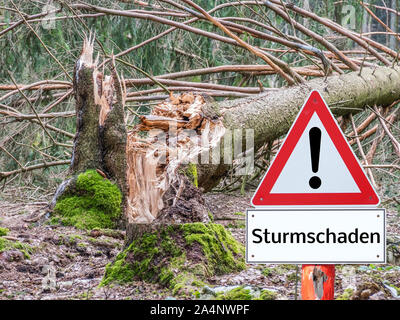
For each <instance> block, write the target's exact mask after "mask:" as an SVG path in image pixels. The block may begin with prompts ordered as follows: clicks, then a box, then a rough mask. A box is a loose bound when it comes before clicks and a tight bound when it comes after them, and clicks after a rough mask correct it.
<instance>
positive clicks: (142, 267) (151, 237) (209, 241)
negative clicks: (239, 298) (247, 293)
mask: <svg viewBox="0 0 400 320" xmlns="http://www.w3.org/2000/svg"><path fill="white" fill-rule="evenodd" d="M136 231H137V232H136V233H135V237H134V239H133V241H132V242H131V243H130V245H129V246H128V247H127V248H126V249H125V250H124V251H123V252H121V253H120V254H119V255H118V256H117V258H116V260H115V261H114V263H112V264H110V265H108V266H107V268H106V272H105V275H104V278H103V281H102V283H101V284H102V285H108V284H110V283H113V282H116V283H120V284H123V283H129V282H131V281H133V280H144V281H147V282H152V283H160V284H162V285H164V286H166V287H169V288H171V290H172V293H173V294H174V295H175V294H179V295H190V294H193V293H195V291H196V290H197V288H198V287H199V286H200V287H202V286H203V285H204V283H203V281H204V280H205V279H206V278H208V277H211V276H213V275H221V274H227V273H232V272H238V271H241V270H243V269H245V267H246V265H245V261H244V247H243V245H242V244H240V243H239V242H237V241H236V240H235V239H234V238H233V236H232V235H231V234H230V232H229V231H227V230H226V229H225V228H224V227H223V226H222V225H219V224H214V223H206V224H205V223H200V222H197V223H186V224H175V225H164V224H146V225H136Z"/></svg>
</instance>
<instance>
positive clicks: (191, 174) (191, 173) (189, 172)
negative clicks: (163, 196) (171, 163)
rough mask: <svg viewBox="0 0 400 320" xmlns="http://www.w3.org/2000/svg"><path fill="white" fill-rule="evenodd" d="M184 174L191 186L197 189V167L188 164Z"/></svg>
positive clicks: (193, 164)
mask: <svg viewBox="0 0 400 320" xmlns="http://www.w3.org/2000/svg"><path fill="white" fill-rule="evenodd" d="M185 174H186V176H187V177H188V178H189V180H190V181H191V182H192V183H193V185H194V186H195V187H196V188H198V187H199V182H198V174H197V166H196V164H195V163H189V165H188V167H187V169H186V172H185Z"/></svg>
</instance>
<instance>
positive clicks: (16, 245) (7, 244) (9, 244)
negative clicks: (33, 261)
mask: <svg viewBox="0 0 400 320" xmlns="http://www.w3.org/2000/svg"><path fill="white" fill-rule="evenodd" d="M15 249H16V250H19V251H21V252H22V253H23V254H24V257H25V259H30V254H31V253H32V252H33V249H32V247H30V246H29V245H27V244H24V243H21V242H19V241H15V242H14V241H10V240H7V239H4V238H0V253H1V252H4V251H8V250H15Z"/></svg>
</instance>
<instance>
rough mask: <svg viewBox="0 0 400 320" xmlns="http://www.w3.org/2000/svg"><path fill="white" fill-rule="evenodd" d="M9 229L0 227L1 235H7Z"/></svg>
mask: <svg viewBox="0 0 400 320" xmlns="http://www.w3.org/2000/svg"><path fill="white" fill-rule="evenodd" d="M9 231H10V230H8V229H7V228H0V237H2V236H6V235H7V234H8V232H9Z"/></svg>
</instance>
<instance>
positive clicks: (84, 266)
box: [0, 192, 400, 300]
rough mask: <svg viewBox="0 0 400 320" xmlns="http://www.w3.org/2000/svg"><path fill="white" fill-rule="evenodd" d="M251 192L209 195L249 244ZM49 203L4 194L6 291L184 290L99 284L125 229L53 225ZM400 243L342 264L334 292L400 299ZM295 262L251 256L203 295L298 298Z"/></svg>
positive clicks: (92, 294) (2, 295)
mask: <svg viewBox="0 0 400 320" xmlns="http://www.w3.org/2000/svg"><path fill="white" fill-rule="evenodd" d="M251 195H252V192H251V193H250V192H249V193H248V194H246V195H240V194H222V193H218V194H207V195H206V203H207V204H208V206H209V209H210V211H211V212H213V213H214V219H215V222H216V223H221V224H223V225H225V226H226V227H227V228H228V229H229V230H230V231H231V232H232V234H233V235H234V237H235V238H236V239H237V240H238V241H240V242H242V243H243V244H244V242H245V229H244V226H245V214H244V212H245V210H246V208H248V207H249V203H250V197H251ZM396 206H397V204H396V203H394V204H392V208H388V206H386V208H387V232H388V237H389V238H390V239H392V240H391V241H393V242H397V243H399V242H400V214H399V211H398V208H397V207H396ZM389 207H390V205H389ZM43 208H44V204H43V203H23V202H17V203H16V202H7V201H1V202H0V227H1V228H7V229H9V232H8V234H7V235H6V236H4V237H3V238H5V239H6V240H7V241H8V243H14V244H15V247H16V248H14V249H13V248H11V249H10V250H6V251H4V252H3V253H0V299H81V300H84V299H127V300H128V299H135V300H136V299H182V298H183V297H179V296H173V295H172V293H171V290H169V289H167V288H164V287H161V286H159V285H156V284H149V283H144V282H142V281H135V282H132V283H131V284H129V285H113V286H110V287H99V283H100V281H101V279H102V276H103V274H104V270H105V266H106V265H107V264H108V263H110V262H112V261H113V259H114V258H115V256H116V255H117V254H118V253H119V252H120V251H121V249H122V248H123V245H124V233H123V232H122V231H117V232H112V233H106V234H103V233H99V232H93V231H92V232H86V231H82V230H78V229H75V228H74V227H64V226H59V225H49V224H47V223H46V216H45V215H43V216H42V217H41V219H39V220H38V221H34V220H36V219H37V218H36V219H35V217H38V215H42V214H45V213H46V211H44V209H43ZM399 248H400V247H399V246H398V244H397V248H396V250H394V251H393V252H394V255H392V256H391V259H390V263H389V264H386V265H337V266H336V272H337V274H336V283H335V297H336V298H345V299H349V298H351V299H375V300H382V299H400V252H399V251H398V249H399ZM23 252H25V254H24V253H23ZM396 264H397V265H396ZM296 269H297V267H296V265H273V264H261V265H253V264H251V265H248V268H247V269H246V270H244V271H242V272H240V273H237V274H229V275H224V276H215V277H213V278H210V279H208V285H207V287H205V288H199V293H200V297H199V298H200V299H212V298H214V297H215V294H216V292H222V291H227V290H231V289H232V288H235V287H237V286H244V287H245V288H248V289H250V291H251V292H257V291H260V290H261V289H267V290H269V291H271V292H273V293H274V298H275V299H295V291H296V282H297V281H296V279H297V277H296ZM300 269H301V268H300V266H299V267H298V270H300ZM300 271H301V270H300ZM298 292H300V282H298ZM343 293H344V294H343ZM184 298H185V299H187V298H190V297H184ZM192 298H193V299H194V297H192Z"/></svg>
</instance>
